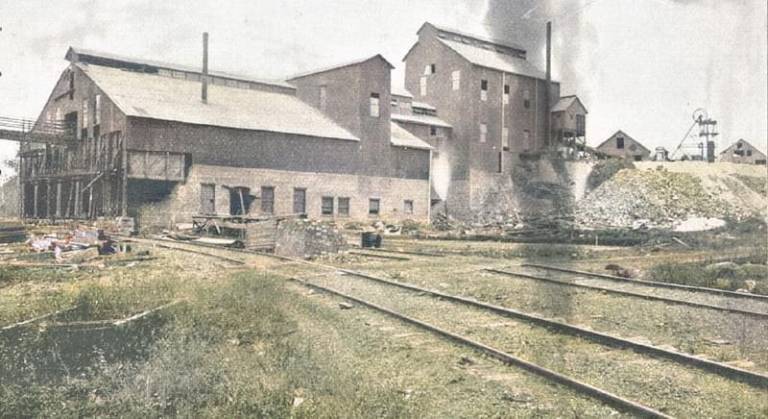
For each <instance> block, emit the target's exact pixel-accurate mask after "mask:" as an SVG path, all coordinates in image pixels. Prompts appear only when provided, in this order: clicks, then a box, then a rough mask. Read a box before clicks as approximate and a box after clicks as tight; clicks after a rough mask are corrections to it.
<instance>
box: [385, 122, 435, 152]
mask: <svg viewBox="0 0 768 419" xmlns="http://www.w3.org/2000/svg"><path fill="white" fill-rule="evenodd" d="M390 125H391V126H392V138H391V139H390V142H391V143H392V145H394V146H398V147H408V148H418V149H421V150H431V149H432V146H431V145H429V144H427V143H426V142H425V141H423V140H422V139H420V138H419V137H417V136H415V135H413V134H411V133H410V132H408V130H406V129H405V128H403V127H401V126H400V125H397V124H396V123H394V122H390Z"/></svg>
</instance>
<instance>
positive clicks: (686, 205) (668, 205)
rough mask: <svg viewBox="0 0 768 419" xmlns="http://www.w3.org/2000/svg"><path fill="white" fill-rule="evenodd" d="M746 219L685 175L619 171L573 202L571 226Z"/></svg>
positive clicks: (669, 224)
mask: <svg viewBox="0 0 768 419" xmlns="http://www.w3.org/2000/svg"><path fill="white" fill-rule="evenodd" d="M750 215H752V212H751V211H750V210H749V209H748V208H744V207H741V206H739V205H738V204H736V203H733V202H728V201H726V200H723V199H722V198H721V197H720V196H718V194H715V193H712V192H710V191H708V190H707V189H706V188H704V187H703V185H702V182H701V180H700V179H699V178H697V177H696V176H693V175H691V174H687V173H675V172H669V171H667V170H663V169H662V170H631V169H625V170H621V171H620V172H618V173H617V174H616V175H615V176H613V177H612V178H611V179H609V180H607V181H606V182H604V183H603V184H602V185H600V186H599V187H598V188H596V189H595V190H594V191H592V192H591V193H589V194H588V195H587V196H586V197H585V198H584V199H583V200H582V201H580V202H579V204H578V206H577V209H576V222H577V223H578V224H580V225H582V226H585V227H626V228H653V227H658V228H671V227H674V226H675V225H677V224H679V223H681V222H682V221H684V220H686V219H689V218H694V217H715V218H732V219H742V218H746V217H749V216H750Z"/></svg>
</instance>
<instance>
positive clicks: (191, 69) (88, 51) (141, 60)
mask: <svg viewBox="0 0 768 419" xmlns="http://www.w3.org/2000/svg"><path fill="white" fill-rule="evenodd" d="M70 52H73V53H75V54H77V55H78V56H88V57H97V58H103V59H107V60H112V61H120V62H125V63H130V64H138V65H145V66H149V67H157V68H163V69H168V70H179V71H185V72H188V73H196V74H201V73H202V70H201V69H200V68H199V67H192V66H186V65H182V64H173V63H167V62H163V61H156V60H147V59H144V58H134V57H126V56H123V55H117V54H112V53H108V52H101V51H95V50H92V49H85V48H80V47H69V51H67V58H68V59H71V57H70ZM78 59H80V58H78ZM208 74H209V75H210V76H213V77H222V78H228V79H232V80H241V81H248V82H253V83H260V84H266V85H271V86H278V87H284V88H286V89H293V90H296V86H293V85H291V84H288V83H287V82H284V81H280V80H265V79H259V78H255V77H252V76H247V75H242V74H234V73H227V72H224V71H215V70H214V71H208Z"/></svg>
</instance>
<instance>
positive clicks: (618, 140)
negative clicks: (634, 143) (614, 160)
mask: <svg viewBox="0 0 768 419" xmlns="http://www.w3.org/2000/svg"><path fill="white" fill-rule="evenodd" d="M616 148H624V137H616Z"/></svg>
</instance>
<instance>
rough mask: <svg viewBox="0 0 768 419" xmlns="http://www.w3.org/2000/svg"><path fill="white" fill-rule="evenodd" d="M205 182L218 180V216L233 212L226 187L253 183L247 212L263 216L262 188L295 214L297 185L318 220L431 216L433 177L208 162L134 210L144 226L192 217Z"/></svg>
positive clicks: (281, 209) (277, 207) (282, 211)
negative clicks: (408, 207) (345, 211)
mask: <svg viewBox="0 0 768 419" xmlns="http://www.w3.org/2000/svg"><path fill="white" fill-rule="evenodd" d="M201 184H213V185H215V212H216V214H217V215H229V209H230V193H229V189H228V188H226V187H247V188H250V194H251V196H252V197H253V202H252V203H251V205H250V211H249V213H248V215H251V216H259V215H263V213H262V211H261V199H260V195H261V187H262V186H271V187H274V188H275V189H274V191H275V199H274V214H276V215H288V214H292V213H293V192H294V188H304V189H306V214H307V215H308V217H310V218H313V219H318V220H326V221H332V220H337V221H340V222H346V221H351V220H357V221H365V222H369V221H370V222H373V221H375V220H378V219H382V220H384V221H400V220H404V219H412V220H416V221H427V220H428V219H429V210H430V209H429V182H428V181H427V180H419V179H398V178H387V177H372V176H358V175H344V174H331V173H306V172H292V171H280V170H268V169H251V168H235V167H221V166H207V165H193V166H192V168H191V170H190V173H189V176H188V177H187V181H186V182H184V183H180V184H178V185H176V186H175V187H173V188H172V190H171V191H170V193H169V194H168V195H167V196H166V197H165V198H163V199H161V200H157V201H155V202H150V203H145V204H143V205H141V206H140V207H138V208H131V212H132V213H133V214H135V215H136V216H138V219H139V220H138V221H139V224H140V225H141V226H146V225H162V226H167V225H170V224H171V223H177V222H190V221H191V217H192V216H193V215H198V214H199V213H200V190H201ZM225 186H226V187H225ZM323 197H333V198H334V208H333V212H334V213H333V215H323V214H322V213H321V208H322V198H323ZM338 198H350V203H349V204H350V208H349V212H350V213H349V216H343V215H340V214H339V213H338V209H339V207H338V205H339V199H338ZM370 198H377V199H379V200H380V214H379V215H378V216H376V215H369V213H368V212H369V199H370ZM238 199H239V198H238ZM405 200H411V201H413V214H406V213H405V202H404V201H405ZM129 202H130V201H129ZM133 214H132V215H133Z"/></svg>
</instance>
